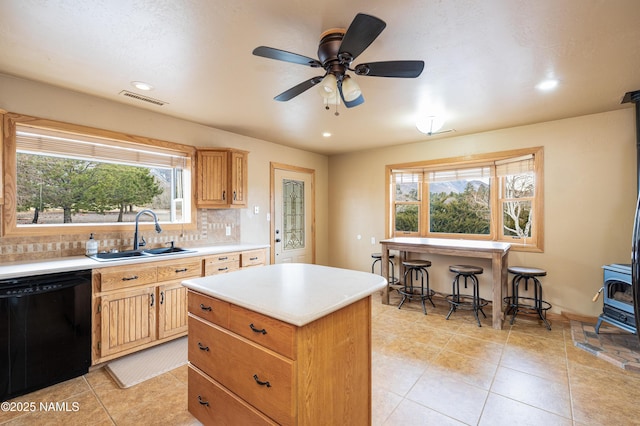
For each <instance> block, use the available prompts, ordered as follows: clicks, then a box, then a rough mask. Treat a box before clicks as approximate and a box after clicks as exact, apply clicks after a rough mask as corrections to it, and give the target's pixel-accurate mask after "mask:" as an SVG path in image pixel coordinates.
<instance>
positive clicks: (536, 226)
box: [387, 148, 543, 251]
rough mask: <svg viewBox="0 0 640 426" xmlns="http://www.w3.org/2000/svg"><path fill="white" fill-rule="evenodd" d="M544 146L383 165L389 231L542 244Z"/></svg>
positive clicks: (529, 247)
mask: <svg viewBox="0 0 640 426" xmlns="http://www.w3.org/2000/svg"><path fill="white" fill-rule="evenodd" d="M542 166H543V149H542V148H532V149H525V150H517V151H508V152H499V153H493V154H483V155H477V156H469V157H464V158H460V159H456V158H453V159H444V160H433V161H426V162H421V163H410V164H397V165H389V166H387V182H388V186H387V187H388V191H387V200H388V203H387V205H388V214H387V217H388V219H389V220H388V224H387V229H388V234H389V235H391V236H395V237H399V236H412V237H431V238H466V239H482V240H494V241H504V242H509V243H512V244H513V245H514V247H518V248H519V249H522V250H529V251H542V248H543V221H542V205H543V181H542V176H543V170H542Z"/></svg>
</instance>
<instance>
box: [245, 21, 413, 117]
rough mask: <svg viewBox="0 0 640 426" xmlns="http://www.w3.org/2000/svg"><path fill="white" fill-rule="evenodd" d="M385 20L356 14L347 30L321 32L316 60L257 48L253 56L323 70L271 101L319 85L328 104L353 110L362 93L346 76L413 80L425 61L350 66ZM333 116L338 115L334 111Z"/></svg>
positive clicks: (287, 98)
mask: <svg viewBox="0 0 640 426" xmlns="http://www.w3.org/2000/svg"><path fill="white" fill-rule="evenodd" d="M386 25H387V24H385V22H384V21H382V20H381V19H378V18H376V17H375V16H371V15H366V14H364V13H359V14H357V15H356V17H355V18H354V19H353V21H352V22H351V25H349V28H348V29H346V30H345V29H343V28H332V29H329V30H326V31H325V32H323V33H322V34H321V36H320V44H319V46H318V59H317V60H316V59H313V58H309V57H307V56H303V55H299V54H297V53H291V52H287V51H284V50H280V49H275V48H273V47H266V46H259V47H257V48H255V49H254V50H253V54H254V55H256V56H261V57H264V58H268V59H275V60H279V61H284V62H291V63H294V64H299V65H305V66H309V67H311V68H323V69H324V71H325V73H324V75H319V76H315V77H312V78H310V79H308V80H306V81H303V82H302V83H300V84H298V85H296V86H294V87H292V88H290V89H288V90H286V91H284V92H282V93H281V94H279V95H278V96H276V97H275V98H274V99H275V100H277V101H280V102H286V101H289V100H291V99H293V98H294V97H296V96H298V95H300V94H301V93H304V92H305V91H307V90H309V89H310V88H312V87H313V86H315V85H317V84H320V87H319V93H320V95H321V96H322V97H323V98H324V103H325V107H326V109H329V108H328V105H329V104H331V105H334V104H335V105H336V107H337V105H338V104H339V103H340V100H342V102H344V104H345V106H346V107H347V108H353V107H355V106H358V105H360V104H362V103H363V102H364V97H363V95H362V90H361V89H360V86H359V85H358V84H357V83H356V81H355V80H354V79H353V78H352V77H351V76H349V75H348V74H347V71H351V72H353V73H354V74H355V75H358V76H371V77H397V78H416V77H418V76H420V74H421V73H422V70H423V69H424V61H385V62H370V63H363V64H358V65H356V66H355V67H352V66H351V63H352V62H353V61H354V60H355V59H356V58H357V57H358V56H359V55H360V54H361V53H362V52H363V51H364V50H365V49H366V48H367V47H369V45H370V44H371V43H373V41H374V40H375V39H376V38H377V37H378V36H379V35H380V33H381V32H382V30H384V28H385V27H386ZM336 115H338V113H337V111H336Z"/></svg>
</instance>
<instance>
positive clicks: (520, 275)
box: [503, 266, 551, 330]
mask: <svg viewBox="0 0 640 426" xmlns="http://www.w3.org/2000/svg"><path fill="white" fill-rule="evenodd" d="M507 270H508V271H509V272H510V273H512V274H514V277H513V280H512V281H511V296H507V297H505V298H504V299H503V300H504V302H506V304H507V311H506V312H505V315H508V314H509V313H512V316H511V325H513V322H514V321H515V319H516V315H518V312H524V313H533V314H538V317H539V318H540V319H541V320H542V321H543V322H544V324H545V326H546V327H547V330H551V324H549V321H547V311H548V310H549V309H551V304H550V303H548V302H546V301H544V300H542V284H540V280H538V278H537V277H544V276H546V275H547V271H545V270H544V269H540V268H531V267H526V266H510V267H508V268H507ZM522 280H524V289H525V291H527V290H528V289H529V280H532V281H533V297H526V296H520V293H519V291H520V290H519V287H520V281H522Z"/></svg>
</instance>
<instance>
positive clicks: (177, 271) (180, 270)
mask: <svg viewBox="0 0 640 426" xmlns="http://www.w3.org/2000/svg"><path fill="white" fill-rule="evenodd" d="M188 270H189V269H188V268H182V269H176V274H179V273H180V272H187V271H188Z"/></svg>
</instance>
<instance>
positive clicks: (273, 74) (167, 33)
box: [0, 0, 640, 154]
mask: <svg viewBox="0 0 640 426" xmlns="http://www.w3.org/2000/svg"><path fill="white" fill-rule="evenodd" d="M359 12H362V13H367V14H370V15H374V16H376V17H378V18H380V19H382V20H384V21H385V22H386V23H387V27H386V29H385V30H384V31H383V32H382V34H381V35H380V36H379V37H378V38H377V39H376V40H375V41H374V42H373V43H372V44H371V46H369V48H368V49H367V50H366V51H365V52H364V53H363V54H362V55H360V56H359V57H358V58H357V59H356V60H355V61H354V65H355V64H358V63H362V62H375V61H387V60H407V59H413V60H424V61H425V63H426V66H425V70H424V72H423V73H422V75H421V76H420V77H419V78H417V79H399V78H379V77H365V76H356V77H355V78H356V81H357V82H358V83H359V85H360V87H361V88H362V91H363V95H364V97H365V103H364V104H362V105H360V106H358V107H355V108H351V109H347V108H345V107H344V106H343V105H341V106H340V107H339V113H340V115H339V116H337V117H336V116H335V115H334V111H333V109H332V110H331V111H326V110H325V109H324V105H323V102H322V99H321V97H320V96H319V94H318V93H317V92H316V90H315V88H314V89H311V90H309V91H307V92H305V93H303V94H301V95H299V96H298V97H296V98H294V99H292V100H291V101H288V102H277V101H274V100H273V97H274V96H276V95H277V94H279V93H281V92H283V91H285V90H287V89H289V88H290V87H292V86H294V85H296V84H298V83H300V82H302V81H304V80H307V79H309V78H311V77H313V76H315V75H319V74H322V73H321V72H319V71H318V70H317V69H312V68H309V67H305V66H302V65H297V64H291V63H286V62H281V61H275V60H270V59H265V58H261V57H257V56H253V55H252V54H251V52H252V50H253V49H254V48H255V47H257V46H260V45H265V46H270V47H275V48H278V49H283V50H287V51H290V52H295V53H298V54H301V55H304V56H309V57H312V58H316V57H317V56H316V52H317V46H318V41H319V36H320V34H321V33H322V32H323V31H324V30H326V29H329V28H334V27H343V28H346V27H348V26H349V24H350V23H351V20H352V19H353V18H354V16H355V15H356V14H357V13H359ZM639 22H640V3H639V2H638V0H535V1H532V0H482V1H478V0H398V1H389V0H351V1H349V2H345V1H338V0H314V1H311V0H224V1H221V0H192V1H177V0H109V1H79V0H51V1H44V0H2V1H0V72H2V73H5V74H9V75H15V76H20V77H24V78H28V79H33V80H37V81H42V82H46V83H50V84H53V85H57V86H61V87H65V88H69V89H72V90H76V91H79V92H85V93H88V94H92V95H96V96H100V97H103V98H107V99H112V100H115V101H118V102H122V103H126V104H130V105H136V106H139V107H141V108H146V109H149V110H152V111H157V112H160V113H164V114H167V115H171V116H175V117H180V118H183V119H187V120H191V121H195V122H198V123H202V124H205V125H208V126H212V127H216V128H220V129H224V130H228V131H231V132H235V133H239V134H242V135H247V136H252V137H256V138H259V139H263V140H268V141H272V142H275V143H279V144H283V145H288V146H292V147H298V148H302V149H305V150H310V151H314V152H318V153H323V154H335V153H341V152H347V151H354V150H360V149H366V148H372V147H378V146H388V145H393V144H402V143H408V142H416V141H421V140H427V139H430V138H442V137H449V136H451V135H462V134H469V133H477V132H481V131H486V130H492V129H499V128H505V127H511V126H517V125H523V124H529V123H536V122H543V121H549V120H554V119H560V118H566V117H572V116H578V115H584V114H591V113H597V112H602V111H610V110H615V109H619V108H629V107H630V106H629V105H621V104H620V101H621V99H622V96H623V95H624V93H625V92H628V91H633V90H639V89H640V25H639V24H638V23H639ZM547 77H555V78H557V79H558V80H559V81H560V84H559V86H558V88H557V90H556V91H554V92H552V93H543V92H540V91H538V90H536V89H535V85H536V84H537V83H538V82H540V81H541V80H543V79H545V78H547ZM134 80H139V81H144V82H147V83H150V84H152V85H153V86H154V87H155V88H154V90H152V91H150V92H142V91H140V90H138V89H135V88H134V87H132V86H131V81H134ZM122 90H129V91H132V92H136V93H140V94H143V95H145V96H149V97H152V98H155V99H159V100H162V101H165V102H167V104H166V105H164V106H156V105H153V104H148V103H146V102H142V101H138V100H133V99H129V98H126V97H123V96H121V95H119V93H120V92H121V91H122ZM0 107H2V94H0ZM18 112H20V111H18ZM434 114H436V115H442V116H445V117H446V122H445V125H444V129H450V128H453V129H455V130H456V132H455V133H445V134H442V135H438V136H436V135H434V136H427V135H424V134H421V133H419V132H418V131H417V129H416V127H415V121H416V119H417V118H418V117H419V116H427V115H434ZM325 131H328V132H331V133H332V134H333V136H332V137H331V138H323V136H322V133H323V132H325Z"/></svg>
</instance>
